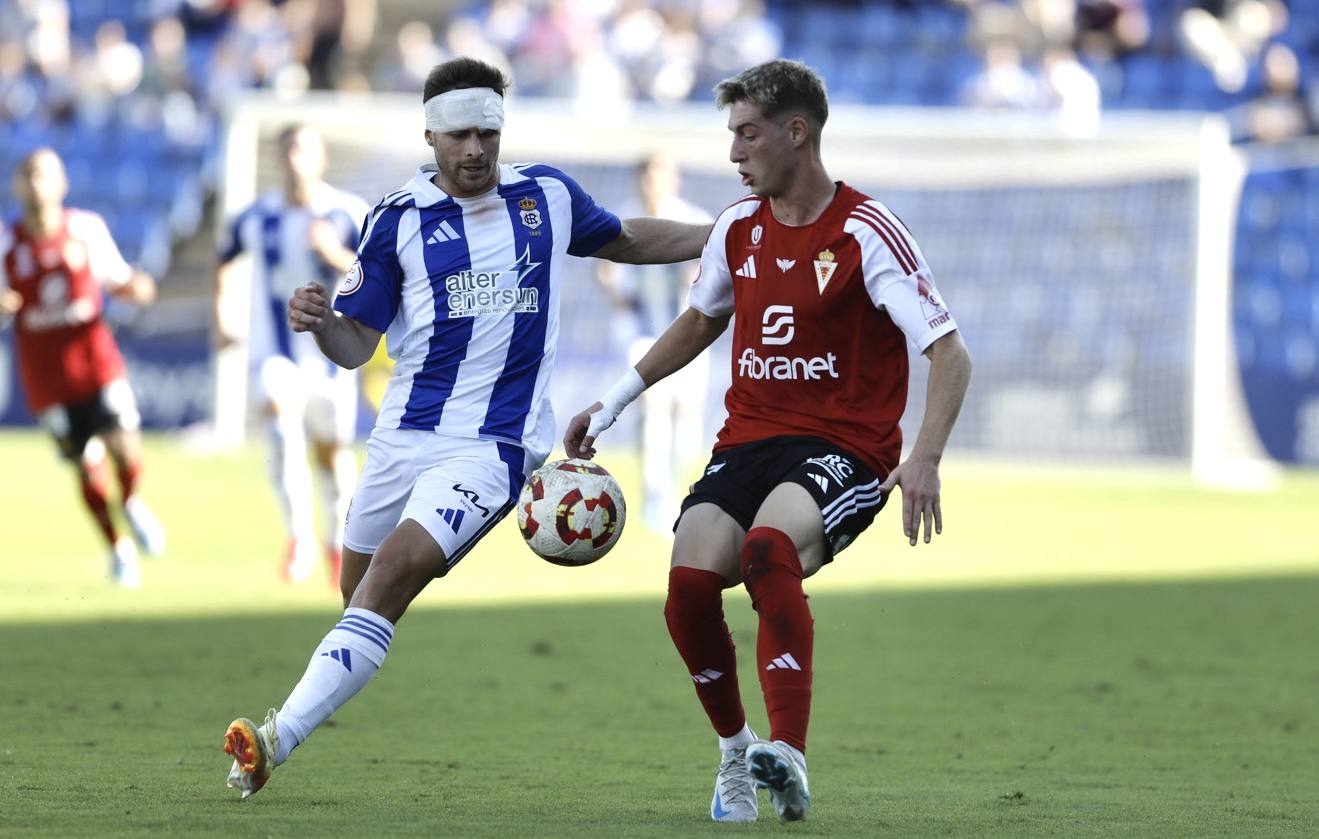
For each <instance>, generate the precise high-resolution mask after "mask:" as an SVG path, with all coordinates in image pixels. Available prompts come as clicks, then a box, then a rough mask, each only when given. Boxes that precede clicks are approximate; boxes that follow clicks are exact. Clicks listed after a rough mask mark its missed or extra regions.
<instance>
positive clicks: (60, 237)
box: [0, 210, 133, 414]
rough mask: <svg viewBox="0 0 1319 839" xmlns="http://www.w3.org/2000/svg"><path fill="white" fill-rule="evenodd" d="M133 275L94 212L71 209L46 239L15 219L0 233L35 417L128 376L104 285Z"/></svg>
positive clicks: (3, 284)
mask: <svg viewBox="0 0 1319 839" xmlns="http://www.w3.org/2000/svg"><path fill="white" fill-rule="evenodd" d="M132 275H133V270H132V268H130V267H129V265H128V263H126V262H124V258H123V256H121V255H120V253H119V248H118V247H116V246H115V243H114V240H113V239H111V238H110V231H109V230H108V229H107V228H106V226H105V221H104V220H102V218H101V217H100V216H98V215H96V214H95V213H90V212H86V211H83V210H66V211H65V213H64V225H63V227H62V228H61V229H60V230H59V231H58V232H57V233H55V234H54V235H53V236H50V237H48V238H45V239H37V238H35V237H33V236H32V234H31V233H29V232H28V231H27V230H26V229H25V228H24V227H23V225H22V224H18V223H16V224H15V225H14V226H13V227H11V228H9V229H8V230H6V231H5V232H4V233H3V234H0V291H3V290H4V289H5V288H11V289H13V290H14V291H16V292H18V294H19V296H20V297H21V298H22V303H21V304H20V306H19V309H18V314H17V315H16V316H15V318H14V322H15V331H16V333H17V335H16V337H17V347H18V368H19V375H20V377H21V378H22V381H23V389H24V391H25V392H26V393H27V401H28V407H29V408H30V409H31V411H32V413H33V414H38V413H41V412H42V411H44V410H46V409H47V408H49V407H51V406H52V405H71V404H75V403H78V402H85V401H87V400H89V399H92V398H94V397H95V396H96V394H97V393H98V392H99V391H100V389H101V388H102V387H104V386H105V385H107V384H109V383H110V382H112V381H114V380H115V379H120V378H123V377H124V375H125V370H124V359H123V356H121V355H120V354H119V347H118V345H117V344H115V340H114V336H113V335H111V334H110V330H109V328H108V327H107V326H106V325H105V321H104V320H102V318H101V311H102V308H103V300H102V288H103V287H107V288H111V289H113V288H118V287H120V286H122V285H124V284H125V283H127V282H128V281H129V280H130V279H131V278H132Z"/></svg>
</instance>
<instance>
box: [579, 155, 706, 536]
mask: <svg viewBox="0 0 1319 839" xmlns="http://www.w3.org/2000/svg"><path fill="white" fill-rule="evenodd" d="M636 185H637V200H636V201H635V202H628V203H627V204H624V205H623V209H624V211H625V212H627V213H628V214H629V215H631V214H632V211H633V210H634V209H635V211H636V213H637V214H641V213H644V214H646V215H651V216H658V217H659V218H668V219H673V220H674V221H685V222H691V223H711V222H713V221H714V218H713V217H712V216H711V215H710V214H709V213H707V212H706V211H705V210H703V209H701V208H700V207H698V206H696V205H695V204H693V203H691V202H690V201H687V200H685V199H683V197H682V196H681V195H680V194H679V192H680V191H681V186H682V175H681V173H680V172H679V171H678V166H677V164H676V163H675V162H674V161H673V158H671V157H669V156H668V155H667V154H664V153H663V152H655V153H653V154H650V155H648V156H647V157H646V158H645V159H644V160H643V161H642V162H641V163H640V164H639V165H638V166H637V170H636ZM697 267H698V264H697V263H695V262H692V263H687V264H681V265H638V266H621V265H616V264H614V263H612V262H601V263H600V264H599V266H598V270H597V271H596V279H598V280H599V281H600V284H601V285H602V286H604V288H605V291H606V293H607V294H608V296H609V301H610V304H611V305H612V306H613V308H614V310H615V313H614V316H613V318H612V319H611V326H612V327H613V328H612V329H611V332H612V334H613V339H614V343H615V345H617V346H618V347H620V348H622V350H623V353H622V355H623V356H624V357H625V358H627V361H628V363H629V364H632V365H635V364H636V363H637V362H638V361H640V360H641V358H642V356H644V355H645V354H646V353H647V351H649V350H650V348H651V347H652V346H653V345H654V343H655V339H656V338H657V337H658V336H659V335H660V334H661V333H663V332H664V330H665V329H666V328H668V325H669V324H670V323H672V322H673V320H674V318H676V317H678V315H679V313H681V312H682V310H683V309H686V308H687V292H688V290H689V289H690V288H691V285H692V280H693V279H695V278H696V269H697ZM709 382H710V370H709V363H708V357H707V356H706V355H701V356H698V357H697V358H695V359H693V360H692V362H691V363H690V364H688V365H687V366H686V367H684V368H682V369H681V370H679V371H678V372H677V373H674V374H673V375H672V376H669V377H668V378H666V379H664V380H662V381H659V382H656V383H655V385H654V386H653V387H649V388H647V389H646V392H645V393H644V394H643V395H642V407H643V409H644V413H643V415H642V420H641V434H640V438H641V439H640V444H641V445H640V448H641V474H642V490H643V494H642V498H641V505H640V506H641V513H642V517H643V519H644V521H645V522H646V525H647V526H648V527H650V528H651V529H652V530H656V531H664V532H669V531H671V530H672V529H673V522H674V520H675V519H677V517H678V499H677V498H676V497H675V496H674V491H673V488H674V487H675V486H682V485H685V484H686V483H687V481H685V480H681V479H679V478H678V475H679V474H680V473H679V470H681V469H685V468H687V467H689V466H691V465H693V462H694V461H695V460H696V459H697V458H698V457H699V456H700V455H701V454H703V453H704V444H705V439H704V435H703V433H702V421H703V420H704V418H705V391H706V389H707V388H708V387H709Z"/></svg>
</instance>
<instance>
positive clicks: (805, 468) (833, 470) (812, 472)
mask: <svg viewBox="0 0 1319 839" xmlns="http://www.w3.org/2000/svg"><path fill="white" fill-rule="evenodd" d="M782 483H794V484H800V485H801V486H803V487H805V488H806V491H807V492H809V493H810V494H811V497H812V498H814V499H815V503H816V504H818V505H819V506H820V514H821V515H822V516H823V517H824V536H825V542H826V543H827V544H828V546H829V556H827V557H826V558H825V560H824V561H825V562H829V561H830V560H832V559H833V554H836V553H838V552H839V551H841V550H842V549H843V548H846V547H847V546H848V545H850V544H851V543H852V540H854V539H856V537H857V536H859V535H861V532H862V531H864V530H865V529H866V528H867V527H869V526H870V523H871V522H872V521H874V520H875V514H876V513H878V512H879V511H880V510H881V509H883V507H884V503H885V502H886V501H888V493H881V492H880V491H879V484H880V480H879V477H878V476H876V475H875V473H874V472H873V471H871V469H870V467H869V466H866V464H865V462H864V461H862V460H861V458H859V457H857V456H856V455H854V454H852V453H851V452H848V451H846V450H844V449H841V448H839V447H838V446H837V445H835V444H833V443H830V442H828V441H827V440H821V439H819V438H817V437H770V438H768V439H765V440H759V441H757V442H755V443H747V444H746V445H742V446H736V447H734V448H731V449H725V450H724V451H721V452H715V454H714V456H713V457H712V458H710V462H709V463H708V464H707V465H706V467H705V474H704V476H702V478H701V479H700V480H699V481H697V482H696V483H695V484H693V485H692V489H691V494H690V495H688V496H687V497H686V498H685V499H683V502H682V512H683V513H685V512H687V509H688V508H689V507H692V506H694V505H696V504H714V505H715V506H717V507H718V508H719V509H721V510H723V511H724V512H725V513H727V514H728V515H730V516H732V517H733V520H734V521H736V522H737V523H738V524H739V525H741V526H742V529H743V530H750V529H751V524H752V522H754V521H755V519H756V512H757V511H758V510H760V505H761V504H764V503H765V499H766V498H767V497H768V496H769V494H770V492H771V491H773V489H774V488H775V487H776V486H778V485H779V484H782ZM678 518H679V519H680V520H681V518H682V514H681V513H680V514H679V515H678ZM676 527H677V525H676V524H675V529H676Z"/></svg>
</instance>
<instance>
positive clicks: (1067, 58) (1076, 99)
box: [1040, 47, 1100, 136]
mask: <svg viewBox="0 0 1319 839" xmlns="http://www.w3.org/2000/svg"><path fill="white" fill-rule="evenodd" d="M1040 76H1041V80H1042V81H1043V84H1044V100H1045V107H1046V108H1047V109H1048V110H1049V111H1050V112H1051V113H1053V114H1054V115H1055V116H1056V117H1057V119H1058V125H1059V127H1060V128H1062V129H1063V130H1064V131H1066V132H1067V133H1069V134H1074V135H1076V136H1092V135H1093V134H1094V133H1095V132H1096V131H1098V130H1099V104H1100V93H1099V82H1097V81H1096V80H1095V77H1094V76H1093V75H1091V74H1090V71H1089V70H1087V69H1086V68H1085V66H1084V65H1082V64H1081V62H1079V61H1077V60H1076V54H1075V53H1074V52H1072V51H1071V50H1070V49H1067V48H1065V47H1053V48H1051V49H1049V50H1048V51H1046V52H1045V53H1044V59H1043V61H1042V62H1041V74H1040Z"/></svg>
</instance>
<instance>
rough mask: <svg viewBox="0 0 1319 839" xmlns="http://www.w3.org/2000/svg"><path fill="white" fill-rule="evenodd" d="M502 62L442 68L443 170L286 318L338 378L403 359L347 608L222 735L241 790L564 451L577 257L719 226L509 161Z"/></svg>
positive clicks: (386, 203)
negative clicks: (380, 348)
mask: <svg viewBox="0 0 1319 839" xmlns="http://www.w3.org/2000/svg"><path fill="white" fill-rule="evenodd" d="M507 84H508V82H507V81H506V80H505V79H504V77H503V74H502V73H501V72H500V71H499V70H498V69H496V68H494V67H491V66H490V65H487V64H484V63H482V62H480V61H476V60H473V59H470V58H456V59H453V60H450V61H447V62H445V63H443V64H440V65H438V66H437V67H436V68H435V69H434V70H432V72H431V74H430V76H429V77H428V78H427V80H426V86H425V90H424V93H423V96H422V101H423V103H424V107H425V114H426V133H425V137H426V142H427V144H428V145H430V146H432V148H433V150H434V157H435V164H434V165H428V166H423V167H422V168H421V169H420V170H419V171H418V172H417V174H416V176H415V177H414V178H413V179H412V180H410V181H409V182H408V183H407V184H405V185H404V186H403V188H402V189H400V190H398V191H397V192H394V193H391V194H390V195H388V196H386V197H385V199H384V200H383V201H381V202H380V203H379V204H378V205H377V206H376V208H375V209H374V210H373V211H372V212H371V213H370V214H369V216H368V218H367V221H366V225H365V227H364V230H363V236H362V242H361V244H360V246H359V247H358V249H357V261H356V262H355V263H354V264H353V266H352V267H351V268H350V269H349V271H348V273H347V276H346V277H345V278H344V281H343V283H342V285H341V286H340V287H339V290H338V296H337V298H335V299H334V300H333V308H331V295H330V292H328V291H327V290H326V289H325V288H324V287H322V286H321V285H320V284H318V283H314V282H313V283H309V284H308V285H305V286H303V287H301V288H299V289H298V290H297V291H296V292H295V293H294V296H293V298H292V299H291V300H290V301H289V306H288V320H289V324H290V326H291V327H292V328H293V329H294V330H295V331H299V332H310V333H312V334H313V335H315V338H316V341H317V343H318V344H319V345H320V348H321V350H322V351H323V352H324V353H325V355H326V356H327V357H328V358H330V359H331V360H332V361H334V362H335V363H337V364H339V365H340V366H343V367H347V368H353V367H358V366H360V365H361V364H363V363H365V362H366V360H367V359H368V358H370V357H371V355H372V353H373V352H374V351H375V349H376V347H377V345H378V344H379V341H380V338H381V336H382V335H383V336H385V338H386V342H387V347H388V349H389V354H390V356H391V357H392V358H393V359H394V361H395V369H394V376H393V378H392V379H391V381H390V383H389V386H388V388H387V390H386V392H385V398H384V402H383V404H382V406H381V410H380V415H379V419H378V420H377V423H376V427H375V429H374V431H373V432H372V434H371V438H370V440H369V441H368V444H367V463H366V466H365V468H364V469H363V472H362V476H361V478H360V479H359V481H358V486H357V491H356V493H355V495H354V497H353V503H352V508H351V510H350V512H349V515H348V524H347V533H346V535H345V539H344V546H345V550H344V564H343V574H342V577H341V579H340V585H341V588H342V590H343V594H344V602H345V606H346V607H347V608H346V611H345V612H344V615H343V617H342V618H341V619H340V620H339V622H338V624H337V625H336V626H335V627H334V628H333V629H332V630H331V631H330V632H329V634H328V635H326V636H325V639H324V640H323V641H322V642H321V644H320V646H319V647H317V649H316V651H315V653H314V654H313V655H312V659H311V663H310V664H309V665H308V667H307V671H306V673H305V675H304V676H303V677H302V679H301V681H299V682H298V684H297V685H296V686H295V687H294V689H293V692H292V693H291V694H290V695H289V697H288V699H287V700H286V701H285V703H284V706H283V707H282V708H281V709H280V711H279V712H278V714H276V712H275V711H274V710H273V709H272V710H271V711H270V713H269V714H268V715H267V717H266V721H265V723H264V724H262V725H260V726H258V725H256V724H255V723H253V722H252V721H250V720H247V719H237V720H235V721H234V722H233V723H232V724H231V725H230V726H229V729H228V731H227V732H226V734H225V751H226V752H227V753H229V754H231V755H233V756H234V765H233V768H232V770H231V771H230V773H229V785H230V786H231V787H234V788H236V789H239V790H240V791H241V792H242V793H243V797H244V798H246V797H248V796H250V795H251V794H253V793H254V792H256V791H257V790H259V789H261V787H262V786H264V785H265V783H266V781H267V780H268V779H269V777H270V774H271V772H272V771H273V770H274V768H275V766H277V765H279V764H280V763H283V762H284V760H285V759H286V758H287V757H288V755H289V753H290V752H291V751H292V750H293V749H294V748H295V747H296V746H297V745H298V744H300V743H301V742H302V741H304V740H305V739H306V738H307V737H308V736H309V735H310V734H311V732H312V731H313V730H314V729H315V728H316V727H317V726H318V725H320V724H321V723H322V722H324V721H325V720H326V719H328V718H329V716H330V714H332V713H333V712H334V711H335V710H336V709H337V708H339V707H341V706H342V705H343V704H344V703H345V702H347V701H348V700H349V699H350V698H351V697H352V696H353V695H355V694H356V693H357V692H358V691H359V690H360V689H361V688H362V687H363V686H364V685H365V684H366V683H367V682H368V681H369V680H370V679H371V677H372V676H373V675H374V674H375V672H376V670H377V669H378V668H379V667H380V665H381V664H382V663H383V662H384V659H385V654H386V653H387V652H388V650H389V646H390V642H391V640H392V638H393V634H394V624H395V623H396V622H397V621H398V619H399V618H400V617H401V616H402V615H403V613H404V611H405V610H406V609H407V607H408V605H409V604H410V603H411V602H412V600H413V598H414V597H416V596H417V595H418V594H419V593H420V592H421V591H422V589H424V588H425V587H426V586H427V584H429V583H430V581H431V580H433V579H435V578H436V577H442V576H444V575H445V574H446V573H448V571H449V569H451V568H452V567H453V566H454V564H455V563H457V562H458V561H459V560H460V559H462V557H463V556H464V555H465V554H466V553H467V551H469V550H470V549H471V548H472V547H473V546H474V545H475V544H476V542H477V541H478V540H479V539H480V538H481V537H482V536H483V535H485V533H487V532H488V531H489V530H490V528H492V527H493V526H494V525H495V524H496V523H497V522H498V521H499V520H500V519H501V518H503V517H504V515H505V514H507V513H508V511H509V510H511V509H512V507H513V504H514V501H515V500H516V498H517V495H518V492H519V491H520V489H521V487H522V483H523V481H524V479H525V476H526V475H528V474H529V473H530V472H531V471H532V470H534V469H535V468H536V467H538V466H539V465H540V464H541V463H542V462H543V461H544V460H545V458H546V457H547V455H548V454H549V451H550V448H551V447H552V445H553V443H554V436H555V428H554V417H553V414H552V412H551V409H550V402H549V388H548V385H549V376H550V371H551V368H552V367H553V365H554V356H555V350H556V346H557V343H558V332H559V318H558V311H559V299H560V293H561V292H560V285H561V283H562V282H563V273H562V272H563V270H564V268H565V263H566V257H568V256H595V257H600V258H604V259H609V260H612V261H615V262H625V263H633V264H650V263H669V262H684V261H687V260H690V259H695V258H696V257H698V256H699V255H700V253H701V248H702V245H703V244H704V242H705V238H706V236H707V234H708V233H709V229H710V228H709V225H707V224H685V223H681V222H676V221H669V220H662V219H658V218H630V219H627V220H623V221H620V220H619V218H618V217H617V216H615V215H614V214H613V213H610V212H609V211H607V210H605V209H603V208H602V207H600V206H599V205H597V204H596V203H595V201H594V200H592V198H591V196H589V195H588V194H586V192H584V191H583V190H582V188H581V187H580V186H579V185H578V184H577V183H576V181H574V180H573V179H572V178H570V177H569V176H568V175H566V174H564V173H563V172H561V171H559V170H558V169H555V168H552V167H550V166H545V165H541V164H522V165H512V166H510V165H503V164H501V163H500V162H499V146H500V138H501V133H502V129H503V127H504V107H503V93H504V89H505V87H506V86H507Z"/></svg>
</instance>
